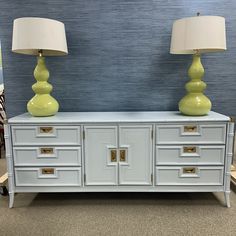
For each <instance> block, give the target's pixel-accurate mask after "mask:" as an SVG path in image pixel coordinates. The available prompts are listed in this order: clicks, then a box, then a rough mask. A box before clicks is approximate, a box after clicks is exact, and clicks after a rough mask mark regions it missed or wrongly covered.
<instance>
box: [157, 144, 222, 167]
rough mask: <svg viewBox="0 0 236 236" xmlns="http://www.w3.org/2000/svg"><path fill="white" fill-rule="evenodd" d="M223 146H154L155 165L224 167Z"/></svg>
mask: <svg viewBox="0 0 236 236" xmlns="http://www.w3.org/2000/svg"><path fill="white" fill-rule="evenodd" d="M224 156H225V146H223V145H222V146H201V145H200V146H199V145H198V146H195V145H182V146H156V165H178V164H180V165H224Z"/></svg>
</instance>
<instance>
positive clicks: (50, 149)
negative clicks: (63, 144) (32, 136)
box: [40, 148, 53, 154]
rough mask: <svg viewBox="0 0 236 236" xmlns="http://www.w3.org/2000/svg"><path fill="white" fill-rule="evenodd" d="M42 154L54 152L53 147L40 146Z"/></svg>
mask: <svg viewBox="0 0 236 236" xmlns="http://www.w3.org/2000/svg"><path fill="white" fill-rule="evenodd" d="M40 153H41V154H53V148H40Z"/></svg>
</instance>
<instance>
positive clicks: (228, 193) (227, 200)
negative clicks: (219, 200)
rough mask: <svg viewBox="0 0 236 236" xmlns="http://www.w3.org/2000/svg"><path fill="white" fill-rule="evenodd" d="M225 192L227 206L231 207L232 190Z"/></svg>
mask: <svg viewBox="0 0 236 236" xmlns="http://www.w3.org/2000/svg"><path fill="white" fill-rule="evenodd" d="M224 194H225V203H226V206H227V207H230V197H229V195H230V191H227V192H224Z"/></svg>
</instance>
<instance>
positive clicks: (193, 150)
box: [184, 147, 197, 153]
mask: <svg viewBox="0 0 236 236" xmlns="http://www.w3.org/2000/svg"><path fill="white" fill-rule="evenodd" d="M196 152H197V148H196V147H184V153H196Z"/></svg>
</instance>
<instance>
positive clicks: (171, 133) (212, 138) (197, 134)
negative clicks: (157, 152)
mask: <svg viewBox="0 0 236 236" xmlns="http://www.w3.org/2000/svg"><path fill="white" fill-rule="evenodd" d="M225 135H226V124H217V123H215V124H173V125H169V124H166V125H157V126H156V144H185V143H186V144H192V143H193V144H196V143H199V144H225Z"/></svg>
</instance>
